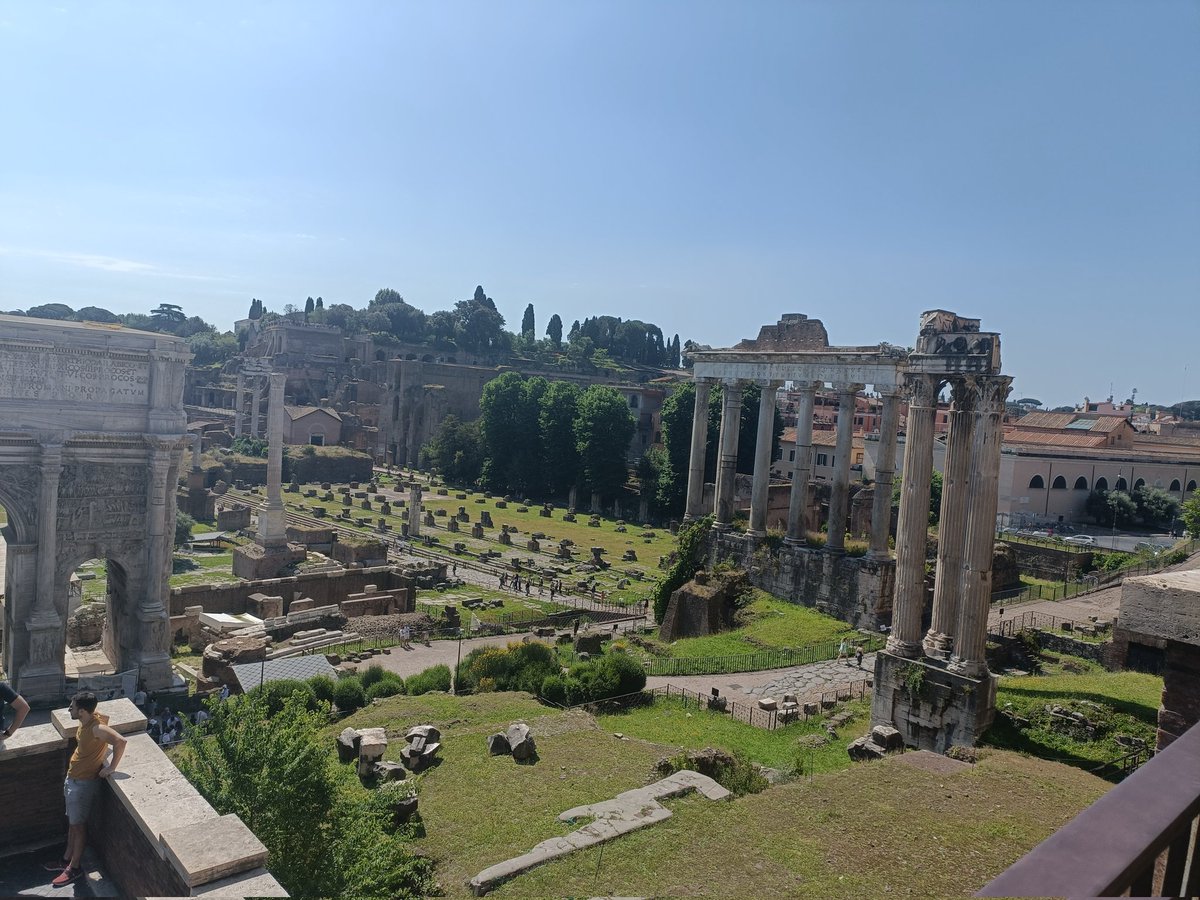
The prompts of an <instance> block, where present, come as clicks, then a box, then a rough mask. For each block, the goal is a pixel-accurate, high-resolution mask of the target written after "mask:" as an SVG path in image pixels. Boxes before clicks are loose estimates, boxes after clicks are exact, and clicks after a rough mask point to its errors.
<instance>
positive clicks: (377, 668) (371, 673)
mask: <svg viewBox="0 0 1200 900" xmlns="http://www.w3.org/2000/svg"><path fill="white" fill-rule="evenodd" d="M388 674H389V673H388V670H387V669H385V668H384V667H383V666H381V665H377V664H376V665H370V666H367V667H366V668H365V669H363V670H361V671H360V672H359V673H358V680H359V681H361V682H362V686H363V689H364V690H368V689H370V687H371V685H373V684H376V683H377V682H379V681H382V680H383V679H384V678H385V677H386V676H387V675H388Z"/></svg>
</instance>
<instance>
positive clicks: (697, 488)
mask: <svg viewBox="0 0 1200 900" xmlns="http://www.w3.org/2000/svg"><path fill="white" fill-rule="evenodd" d="M711 392H712V382H711V381H709V380H708V379H707V378H697V379H696V408H695V410H694V412H693V415H692V452H691V455H690V456H688V486H687V507H686V509H685V511H684V514H683V521H685V522H689V521H691V520H692V519H699V518H700V517H701V516H703V515H704V463H705V454H706V453H707V450H708V399H709V395H710V394H711Z"/></svg>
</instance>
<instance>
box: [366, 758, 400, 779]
mask: <svg viewBox="0 0 1200 900" xmlns="http://www.w3.org/2000/svg"><path fill="white" fill-rule="evenodd" d="M371 774H372V775H374V776H375V777H376V778H377V779H379V780H380V781H403V780H404V779H405V777H406V773H405V771H404V766H402V765H401V764H400V763H394V762H377V763H375V765H374V766H372V767H371Z"/></svg>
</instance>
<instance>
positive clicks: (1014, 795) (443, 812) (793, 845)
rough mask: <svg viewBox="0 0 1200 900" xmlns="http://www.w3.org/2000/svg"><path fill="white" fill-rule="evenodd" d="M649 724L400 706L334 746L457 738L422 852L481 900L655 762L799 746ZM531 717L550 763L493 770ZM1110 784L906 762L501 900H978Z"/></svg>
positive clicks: (662, 840) (1007, 767) (428, 812)
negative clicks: (690, 754)
mask: <svg viewBox="0 0 1200 900" xmlns="http://www.w3.org/2000/svg"><path fill="white" fill-rule="evenodd" d="M646 712H647V711H645V710H642V711H639V712H638V713H634V714H630V715H629V716H605V717H602V718H601V719H600V720H596V719H594V718H593V717H592V716H590V715H588V714H586V713H584V712H582V711H579V710H574V711H571V712H560V711H556V710H550V709H547V708H545V707H542V706H540V705H538V704H537V703H535V702H533V701H532V700H531V699H529V698H528V697H526V696H525V695H521V694H481V695H476V696H473V697H464V698H453V697H449V696H446V695H439V694H434V695H425V696H422V697H395V698H389V699H388V700H384V701H381V702H378V703H376V704H373V705H372V706H370V707H368V708H367V709H364V710H362V711H360V712H358V713H356V714H355V715H353V716H351V717H350V718H348V719H346V720H343V721H341V722H338V723H336V724H335V725H331V726H329V728H328V729H327V735H326V737H327V739H328V742H329V744H330V746H331V748H332V743H333V736H334V735H336V734H337V733H338V732H339V731H340V730H341V729H342V728H343V727H345V726H346V725H351V726H354V727H368V726H384V727H386V728H388V731H389V735H391V736H392V742H391V744H390V745H389V747H388V753H387V758H388V759H396V758H397V757H398V753H399V750H400V748H401V746H402V745H403V741H402V740H401V739H400V738H399V737H398V734H399V733H400V732H402V731H403V730H404V729H406V728H407V727H409V726H411V725H414V724H418V723H432V724H435V725H438V726H439V728H441V729H442V740H443V745H442V757H443V761H442V762H441V764H440V765H438V766H436V767H435V768H433V769H430V770H429V771H428V772H426V773H424V774H422V775H420V776H418V777H417V779H416V782H417V785H418V789H419V795H420V803H421V818H422V823H423V826H424V829H425V836H424V837H423V838H421V839H420V840H419V841H418V846H419V848H420V849H421V850H422V851H423V852H425V853H428V854H429V855H430V856H431V857H432V858H433V859H434V860H436V861H437V864H438V872H439V879H440V880H441V883H442V886H443V888H444V890H445V894H446V895H447V896H449V897H466V896H469V891H468V888H467V886H466V882H467V881H468V879H469V878H470V877H471V876H472V875H474V874H475V873H476V872H478V871H480V870H481V869H483V868H485V867H486V866H488V865H491V864H493V863H496V862H499V861H501V860H504V859H507V858H509V857H511V856H514V855H517V854H519V853H522V852H524V851H525V850H528V849H529V848H530V847H532V846H533V845H534V844H535V843H537V842H538V841H541V840H544V839H546V838H549V837H552V836H558V835H562V834H565V833H566V832H567V831H569V828H568V827H566V826H564V825H562V824H560V823H559V822H558V821H557V820H556V818H555V817H556V816H557V814H558V813H559V812H561V811H563V810H564V809H567V808H569V807H571V806H575V805H578V804H581V803H588V802H594V801H597V800H603V799H608V798H611V797H613V796H615V795H616V794H617V793H620V792H621V791H623V790H628V789H630V788H633V787H637V786H639V785H642V784H646V783H648V782H650V781H652V780H653V779H654V777H655V776H654V774H653V765H654V763H655V761H657V760H658V759H659V758H661V757H663V756H667V755H670V754H671V753H672V752H674V750H675V749H676V748H677V747H680V746H684V747H698V746H706V745H707V746H712V745H717V746H720V745H721V744H722V743H723V742H725V741H730V742H736V743H737V744H739V745H742V746H745V747H749V748H750V751H749V752H751V753H753V754H754V755H757V756H759V757H761V758H762V759H763V760H764V761H771V760H774V761H779V760H781V759H782V758H783V757H784V755H785V752H786V750H785V747H784V744H783V741H782V739H781V738H779V737H777V736H776V735H779V734H784V735H786V736H787V742H788V743H792V742H794V741H795V739H796V736H797V735H795V734H788V733H787V732H781V733H776V735H770V734H768V733H766V732H756V731H755V730H754V729H751V728H750V727H749V726H743V727H745V728H746V729H747V731H748V732H751V734H749V735H746V736H739V735H732V736H726V735H725V733H724V732H723V731H722V730H721V728H723V727H726V726H727V725H728V724H729V723H728V722H727V721H725V720H721V724H720V725H718V723H717V722H713V721H710V720H709V717H708V716H707V714H706V715H701V716H697V715H695V714H693V717H692V718H691V719H688V718H687V717H686V716H682V715H679V712H678V711H676V710H673V709H671V708H670V707H669V706H668V707H665V708H664V709H663V710H662V711H661V712H662V714H661V715H660V716H647V715H645V713H646ZM517 720H524V721H526V722H528V723H529V725H530V727H531V728H532V729H533V731H534V734H535V736H536V739H537V746H538V754H539V758H538V761H537V763H536V764H535V765H518V764H516V763H515V762H514V761H513V760H512V759H511V758H510V757H507V756H497V757H489V756H488V755H487V752H486V748H485V738H486V736H487V735H488V734H490V733H492V732H495V731H497V730H501V729H503V728H504V727H505V726H507V725H508V723H510V722H512V721H517ZM613 731H621V732H623V733H624V734H625V735H626V739H625V740H621V739H618V738H616V737H614V736H613V734H612V732H613ZM789 731H790V729H789ZM774 740H780V744H779V745H778V746H776V745H775V744H774V743H772V742H773V741H774ZM760 742H761V743H760ZM843 744H844V741H839V742H838V747H839V749H840V750H841V752H842V753H844V747H842V745H843ZM331 752H332V749H331ZM1107 787H1108V785H1107V784H1106V783H1105V782H1103V781H1101V780H1099V779H1097V778H1094V777H1093V776H1090V775H1087V774H1086V773H1084V772H1080V771H1078V770H1076V769H1071V768H1068V767H1064V766H1060V765H1056V764H1054V763H1047V762H1045V761H1042V760H1036V759H1032V758H1027V757H1022V756H1019V755H1017V754H1013V753H1008V752H1004V751H999V750H991V751H984V753H983V758H982V761H981V763H980V764H979V765H978V766H976V767H973V768H968V769H965V770H964V771H962V772H959V773H957V774H954V775H935V774H932V773H929V772H925V771H921V770H918V769H915V768H912V767H910V766H907V765H903V764H900V763H898V762H896V761H894V760H890V761H887V762H884V763H878V764H876V763H872V764H863V765H858V766H855V767H853V768H850V769H846V770H843V771H839V772H833V773H828V774H818V775H816V776H814V777H812V778H811V779H804V780H801V781H796V782H791V783H788V784H782V785H776V786H773V787H771V788H768V789H767V790H766V791H765V792H763V793H761V794H756V795H748V796H745V797H741V798H739V799H737V800H734V801H731V802H728V803H713V802H711V801H707V800H703V799H698V798H694V797H693V798H683V799H680V800H676V801H669V802H668V805H669V806H670V807H671V809H673V810H674V813H675V815H674V817H673V818H672V819H670V820H668V821H666V822H663V823H661V824H659V825H655V826H652V827H650V828H648V829H645V830H643V831H640V832H636V833H634V834H631V835H627V836H625V837H622V838H620V839H618V840H616V841H613V842H610V843H608V844H605V845H604V850H603V858H602V859H601V857H600V852H599V850H592V851H584V852H582V853H578V854H574V855H571V856H568V857H566V858H564V859H563V860H561V861H559V862H555V863H551V864H549V865H546V866H543V867H541V868H539V869H535V870H533V871H532V872H530V873H528V874H526V875H523V876H521V877H519V878H517V879H515V880H514V881H512V882H510V883H508V884H506V885H504V886H502V887H501V888H500V889H499V890H498V891H497V892H496V895H497V896H501V897H505V896H507V897H529V896H553V897H564V896H594V895H598V894H601V895H603V894H613V895H624V896H680V895H688V896H714V897H731V896H737V897H743V896H763V897H767V896H811V897H854V898H856V900H859V898H862V897H874V896H881V895H884V894H887V893H895V894H920V895H922V896H949V895H963V894H967V893H970V892H971V891H974V890H977V889H978V888H979V887H980V886H982V885H983V884H984V883H986V882H987V881H988V880H989V879H990V878H992V877H994V876H995V875H996V874H998V873H999V872H1000V871H1002V870H1003V869H1004V868H1005V867H1006V866H1008V865H1009V864H1010V863H1011V862H1013V861H1014V860H1015V859H1017V858H1018V857H1019V856H1021V855H1022V854H1023V853H1024V852H1026V851H1027V850H1028V849H1029V848H1031V847H1032V846H1033V845H1034V844H1036V843H1037V842H1038V841H1040V840H1041V839H1042V838H1044V837H1045V836H1046V835H1047V834H1049V833H1050V832H1051V831H1052V830H1053V829H1055V828H1057V827H1059V826H1060V825H1061V824H1062V823H1063V822H1065V821H1066V820H1067V819H1069V818H1070V817H1071V816H1072V815H1074V814H1075V813H1076V812H1077V811H1078V810H1079V809H1081V808H1082V807H1083V806H1085V805H1087V804H1088V803H1090V802H1091V801H1092V800H1094V799H1095V798H1096V797H1097V796H1099V795H1100V794H1101V793H1103V791H1104V790H1105V789H1106V788H1107ZM354 789H357V787H355V788H354Z"/></svg>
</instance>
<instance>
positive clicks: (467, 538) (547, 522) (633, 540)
mask: <svg viewBox="0 0 1200 900" xmlns="http://www.w3.org/2000/svg"><path fill="white" fill-rule="evenodd" d="M378 477H379V482H378V483H379V486H380V487H381V488H383V489H384V491H385V494H384V496H388V497H390V498H391V500H392V501H395V500H398V499H403V500H404V501H405V502H407V500H408V490H407V489H403V490H399V491H397V489H396V488H395V487H394V484H395V480H396V479H395V478H394V477H388V476H378ZM426 485H427V486H426V488H425V491H424V494H423V498H422V503H423V505H424V508H426V509H429V510H432V511H433V512H434V516H435V522H436V525H435V527H434V528H432V529H430V528H429V527H428V526H425V527H424V530H425V532H426V533H429V534H433V535H436V536H437V538H438V539H439V545H440V546H441V548H442V550H443V551H444V552H446V553H447V554H448V555H450V554H451V548H452V547H453V546H454V544H455V543H462V544H465V545H466V547H467V548H468V550H470V551H471V552H472V553H479V552H480V551H483V550H499V551H500V552H501V553H502V554H503V557H502V561H504V562H507V561H509V560H512V559H514V558H519V559H521V560H522V562H524V561H526V560H528V559H530V558H533V559H535V560H536V564H537V565H538V566H539V567H554V568H559V569H563V570H564V571H566V572H568V574H565V575H563V576H562V577H563V580H564V581H566V582H568V583H573V582H574V581H576V580H579V579H582V578H585V577H587V573H583V572H581V571H579V567H580V566H581V564H583V563H586V562H588V561H590V560H591V558H592V556H591V548H592V547H602V548H604V550H605V555H604V559H605V561H606V562H608V563H609V568H608V569H606V570H604V571H602V572H597V573H594V575H595V579H596V581H597V585H598V590H602V591H604V592H605V593H606V599H607V600H609V601H610V602H615V603H634V602H637V601H640V600H642V599H643V598H645V597H646V596H647V594H648V593H649V591H650V589H651V588H652V586H653V582H654V581H655V580H657V578H658V577H659V575H660V572H659V569H658V558H659V557H660V556H665V555H667V554H669V553H670V552H671V551H672V550H673V549H674V548H675V538H674V536H673V535H672V534H671V533H670V532H669V531H668V530H666V529H662V528H654V529H649V530H647V529H643V528H642V527H641V525H640V524H639V523H636V522H635V521H634V520H633V519H625V520H624V522H625V528H626V530H625V531H624V532H619V531H617V527H618V520H615V519H610V518H602V519H601V520H600V527H598V528H592V527H590V526H589V525H588V520H589V518H590V517H589V516H588V514H587V513H585V512H582V511H580V512H578V513H577V521H575V522H564V521H563V519H562V517H563V514H564V513H565V512H566V510H565V509H562V508H556V509H555V510H554V511H553V514H552V516H550V517H549V518H547V517H545V516H542V515H540V514H539V510H540V508H541V507H540V506H539V505H537V504H533V505H531V506H529V507H528V508H527V509H526V511H525V512H520V508H521V504H520V503H517V502H513V503H509V504H508V505H507V508H505V509H499V508H497V506H496V503H497V501H502V500H503V498H502V497H492V498H485V497H484V495H483V493H481V492H479V491H463V490H458V489H455V488H446V491H447V493H446V494H445V495H439V494H438V493H437V490H438V487H436V486H434V487H431V486H428V481H427V480H426ZM340 486H341V485H337V484H334V485H333V491H334V495H335V499H334V500H332V501H325V500H321V499H320V496H323V495H324V491H320V492H319V494H318V496H317V497H305V496H304V495H303V490H305V489H309V488H319V485H313V484H302V485H301V491H302V492H301V493H300V494H288V493H285V494H284V495H283V499H284V505H285V506H286V507H287V508H288V509H289V510H294V511H297V512H302V513H304V514H306V515H311V513H312V507H313V506H320V507H323V508H324V509H326V510H327V511H328V517H330V518H333V517H336V516H337V515H338V514H339V513H340V512H341V510H342V509H344V508H348V509H349V510H350V514H351V516H352V518H351V520H350V521H342V520H338V522H337V524H338V525H339V526H342V527H352V528H356V529H361V530H362V531H364V533H369V534H373V535H374V536H376V537H378V536H379V535H378V532H376V531H375V530H374V526H375V524H376V523H377V522H378V520H379V518H381V517H380V514H379V507H380V504H379V503H376V502H375V500H374V495H371V496H370V497H368V499H369V500H370V503H371V506H372V509H370V510H364V509H362V505H361V504H362V499H361V498H357V497H352V498H351V505H350V506H349V507H345V506H344V504H343V502H342V495H341V494H339V493H338V488H339V487H340ZM360 490H364V491H365V490H366V488H365V486H362V487H360ZM230 493H231V494H234V495H238V494H239V492H237V491H231V492H230ZM459 494H462V495H464V497H463V499H459V496H458V495H459ZM397 495H398V496H397ZM261 496H262V495H261V494H259V495H257V498H261ZM257 498H256V499H257ZM479 500H483V502H482V503H479V502H477V501H479ZM460 506H461V507H463V508H464V509H465V510H466V511H467V513H468V514H469V515H470V517H471V522H476V521H478V520H479V512H480V510H484V509H486V510H488V511H489V512H490V513H491V515H492V521H493V522H494V523H495V528H494V529H487V530H486V532H485V534H486V535H487V536H486V537H485V538H483V539H476V538H472V537H471V524H470V523H460V526H459V527H460V528H461V530H460V531H459V532H457V533H453V532H450V531H448V530H447V529H446V523H447V522H448V521H449V517H450V516H452V515H454V514H455V513H457V512H458V508H459V507H460ZM391 509H392V514H391V515H390V516H384V517H382V518H384V519H386V520H387V522H388V525H389V527H390V529H391V531H392V532H393V533H395V534H398V533H399V532H400V525H401V522H402V519H401V512H402V510H401V507H400V506H399V505H398V504H395V503H394V502H393V505H392V507H391ZM438 510H445V511H446V515H445V516H438V515H437V511H438ZM359 518H369V519H370V523H369V525H368V526H360V525H358V523H357V519H359ZM501 525H509V526H511V527H512V528H516V529H517V533H516V535H515V536H514V538H513V544H512V546H511V547H506V546H504V545H502V544H500V542H499V540H498V539H497V535H498V533H499V528H500V526H501ZM537 532H541V533H543V534H545V535H546V536H545V537H544V538H542V539H540V543H541V550H540V551H538V552H533V551H530V550H528V549H527V547H526V544H527V542H528V541H529V539H530V537H531V536H532V535H533V534H534V533H537ZM643 534H652V535H653V537H650V538H645V537H643V536H642V535H643ZM563 538H569V539H571V540H572V541H574V542H575V547H574V550H575V559H574V561H573V562H567V561H565V560H560V559H558V558H556V557H555V555H554V553H555V550H556V549H557V547H558V542H559V541H560V540H561V539H563ZM627 549H632V550H633V551H634V552H635V553H636V554H637V557H638V558H637V561H623V560H622V559H621V556H622V554H623V553H624V552H625V551H626V550H627ZM630 573H637V574H638V575H640V576H641V578H640V579H639V578H638V577H634V576H631V574H630ZM623 580H628V582H629V583H628V585H627V586H625V587H623V588H622V587H619V586H618V585H619V584H620V583H621V582H622V581H623Z"/></svg>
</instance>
